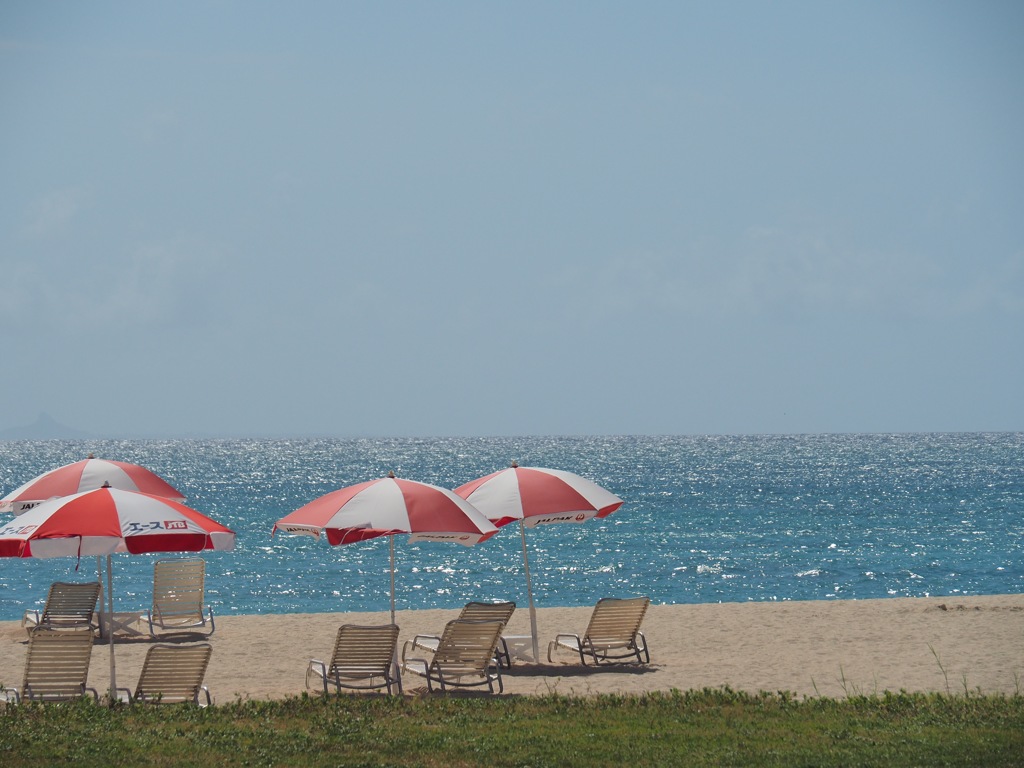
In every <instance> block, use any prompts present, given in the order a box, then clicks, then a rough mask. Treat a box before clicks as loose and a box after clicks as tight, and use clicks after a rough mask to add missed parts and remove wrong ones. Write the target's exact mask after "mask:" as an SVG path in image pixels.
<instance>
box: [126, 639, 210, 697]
mask: <svg viewBox="0 0 1024 768" xmlns="http://www.w3.org/2000/svg"><path fill="white" fill-rule="evenodd" d="M212 653H213V646H211V645H210V644H209V643H196V644H194V645H169V644H163V643H158V644H157V645H152V646H150V648H149V651H147V652H146V661H145V662H144V663H143V665H142V673H141V674H140V675H139V684H138V685H137V686H136V687H135V696H134V698H135V700H136V701H148V702H151V703H161V704H176V703H180V702H188V701H191V702H195V703H197V704H198V703H199V691H200V689H201V688H202V685H203V678H204V677H205V676H206V668H207V667H208V666H209V665H210V655H211V654H212Z"/></svg>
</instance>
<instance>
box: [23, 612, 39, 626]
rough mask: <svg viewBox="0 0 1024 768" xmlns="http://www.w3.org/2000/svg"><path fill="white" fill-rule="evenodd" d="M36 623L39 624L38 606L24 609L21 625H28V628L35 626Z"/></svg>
mask: <svg viewBox="0 0 1024 768" xmlns="http://www.w3.org/2000/svg"><path fill="white" fill-rule="evenodd" d="M29 624H31V625H32V627H28V625H29ZM38 625H39V609H38V608H29V609H28V610H26V611H25V615H24V616H22V617H21V626H23V627H28V629H32V628H33V627H36V626H38Z"/></svg>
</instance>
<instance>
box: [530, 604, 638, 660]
mask: <svg viewBox="0 0 1024 768" xmlns="http://www.w3.org/2000/svg"><path fill="white" fill-rule="evenodd" d="M650 603H651V601H650V598H647V597H633V598H626V599H616V598H610V597H605V598H601V599H600V600H598V601H597V605H595V606H594V612H593V613H592V614H591V616H590V623H589V624H588V625H587V631H586V632H584V633H583V637H582V638H581V637H580V636H579V635H573V634H569V633H562V634H559V635H557V636H556V637H555V639H554V640H553V641H552V642H551V643H549V644H548V661H549V662H551V661H552V658H551V655H552V652H553V651H554V650H555V649H557V648H565V649H568V650H571V651H575V652H577V653H579V656H580V662H581V663H583V664H586V663H587V659H588V658H589V659H592V660H593V661H594V663H595V664H602V663H606V662H613V661H618V660H621V659H635V660H636V662H637V663H638V664H647V663H650V661H651V654H650V651H649V650H648V648H647V638H645V637H644V634H643V632H641V631H640V624H641V623H642V622H643V620H644V614H645V613H647V607H648V606H649V605H650Z"/></svg>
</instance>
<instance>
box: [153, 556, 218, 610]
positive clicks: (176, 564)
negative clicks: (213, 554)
mask: <svg viewBox="0 0 1024 768" xmlns="http://www.w3.org/2000/svg"><path fill="white" fill-rule="evenodd" d="M205 582H206V561H205V560H203V559H202V558H201V557H198V558H193V559H191V560H157V561H156V563H155V564H154V565H153V619H154V621H156V622H159V623H160V624H162V625H167V624H174V623H176V622H181V623H185V622H191V621H202V618H203V601H204V600H205V599H206V592H205V589H206V586H205Z"/></svg>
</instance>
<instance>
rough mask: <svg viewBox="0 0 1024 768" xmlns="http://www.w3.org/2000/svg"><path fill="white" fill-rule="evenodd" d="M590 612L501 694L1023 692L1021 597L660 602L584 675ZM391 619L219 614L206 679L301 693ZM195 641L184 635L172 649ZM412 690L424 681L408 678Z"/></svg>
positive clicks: (136, 668)
mask: <svg viewBox="0 0 1024 768" xmlns="http://www.w3.org/2000/svg"><path fill="white" fill-rule="evenodd" d="M591 610H592V608H591V606H586V607H576V608H545V609H540V610H539V611H538V625H539V630H540V639H541V654H542V659H541V662H540V663H529V662H524V661H516V663H515V664H514V667H513V669H512V671H511V672H509V673H507V674H505V676H504V682H505V693H506V695H514V694H546V693H551V692H555V693H559V694H566V695H577V696H586V695H591V694H598V693H620V694H625V693H640V692H646V691H670V690H672V689H680V690H687V689H695V688H696V689H699V688H705V687H711V688H715V687H720V686H726V685H727V686H730V687H732V688H733V689H736V690H743V691H748V692H752V693H753V692H757V691H762V690H763V691H790V692H793V693H796V694H798V695H806V696H830V697H842V696H845V695H853V694H873V693H881V692H883V691H887V690H888V691H899V690H907V691H939V692H947V691H948V692H952V693H963V692H964V690H965V689H967V690H970V691H971V692H977V691H980V692H984V693H1006V694H1013V693H1020V692H1022V691H1024V595H1001V596H982V597H941V598H893V599H880V600H839V601H834V602H828V601H814V602H770V603H769V602H762V603H733V604H718V603H716V604H699V605H654V606H651V608H650V610H649V611H648V613H647V616H646V618H645V619H644V624H643V627H642V631H643V632H644V634H645V636H646V637H647V641H648V644H649V646H650V649H651V663H650V664H649V665H646V666H636V665H618V666H614V667H609V668H605V669H595V668H593V667H585V668H584V667H582V666H581V665H580V663H579V658H578V657H574V656H573V655H572V654H570V653H567V652H564V651H563V652H556V654H555V656H554V663H553V664H549V663H548V661H547V658H546V649H547V644H548V641H549V640H551V639H552V638H553V637H554V635H555V634H556V633H558V632H574V633H582V632H583V630H584V629H585V628H586V623H587V620H588V618H589V616H590V613H591ZM457 614H458V611H455V610H423V611H400V612H399V613H398V615H397V623H398V625H399V626H400V627H401V636H400V640H399V648H401V644H402V643H403V642H404V641H405V640H407V639H409V638H411V637H412V636H413V635H415V634H439V633H440V631H441V630H442V628H443V627H444V624H445V622H446V621H448V620H450V619H452V618H455V617H456V616H457ZM389 618H390V617H389V615H388V614H387V613H322V614H288V615H258V616H257V615H252V616H218V617H216V631H215V632H214V634H213V636H212V637H211V638H210V642H211V644H212V645H213V648H214V651H213V657H212V661H211V663H210V669H209V672H208V674H207V678H206V682H207V685H208V686H209V688H210V691H211V693H212V694H213V696H214V699H215V701H216V702H219V703H226V702H230V701H233V700H236V699H270V698H283V697H287V696H294V695H297V694H300V693H302V691H303V690H305V670H306V665H307V663H308V661H309V659H311V658H321V659H322V658H325V657H327V656H328V655H329V654H330V651H331V648H332V647H333V643H334V636H335V634H336V632H337V628H338V627H339V626H340V625H341V624H345V623H351V624H381V623H387V622H388V620H389ZM529 626H530V624H529V614H528V611H527V610H526V609H525V608H520V609H518V610H517V611H516V613H515V615H514V616H513V618H512V621H511V623H510V625H509V627H508V629H507V633H506V634H508V635H528V634H529ZM198 639H201V638H196V637H186V638H180V637H179V638H178V639H177V640H176V642H182V641H195V640H198ZM26 641H27V636H26V633H25V630H24V629H22V627H21V625H20V622H16V621H8V622H0V681H2V682H3V684H4V685H17V684H18V683H20V681H21V676H22V673H23V669H24V659H25V650H26ZM151 642H152V641H151V640H150V639H148V636H147V637H146V638H124V639H121V638H119V639H118V643H117V644H116V646H115V653H116V659H117V682H118V686H120V687H132V686H134V684H135V682H136V680H137V679H138V675H139V672H140V670H141V668H142V661H143V658H144V655H145V653H146V649H147V647H148V646H149V644H150V643H151ZM89 683H90V685H91V686H92V687H94V688H96V689H98V690H100V691H101V692H102V691H104V690H105V689H106V688H107V687H108V686H109V650H108V646H107V644H106V641H104V640H97V643H96V645H95V646H94V649H93V659H92V665H91V667H90V673H89ZM403 684H404V686H405V689H406V694H407V695H422V694H423V693H424V692H425V690H426V687H425V681H424V680H423V678H421V677H418V676H416V675H414V674H411V673H408V672H406V673H404V674H403Z"/></svg>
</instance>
